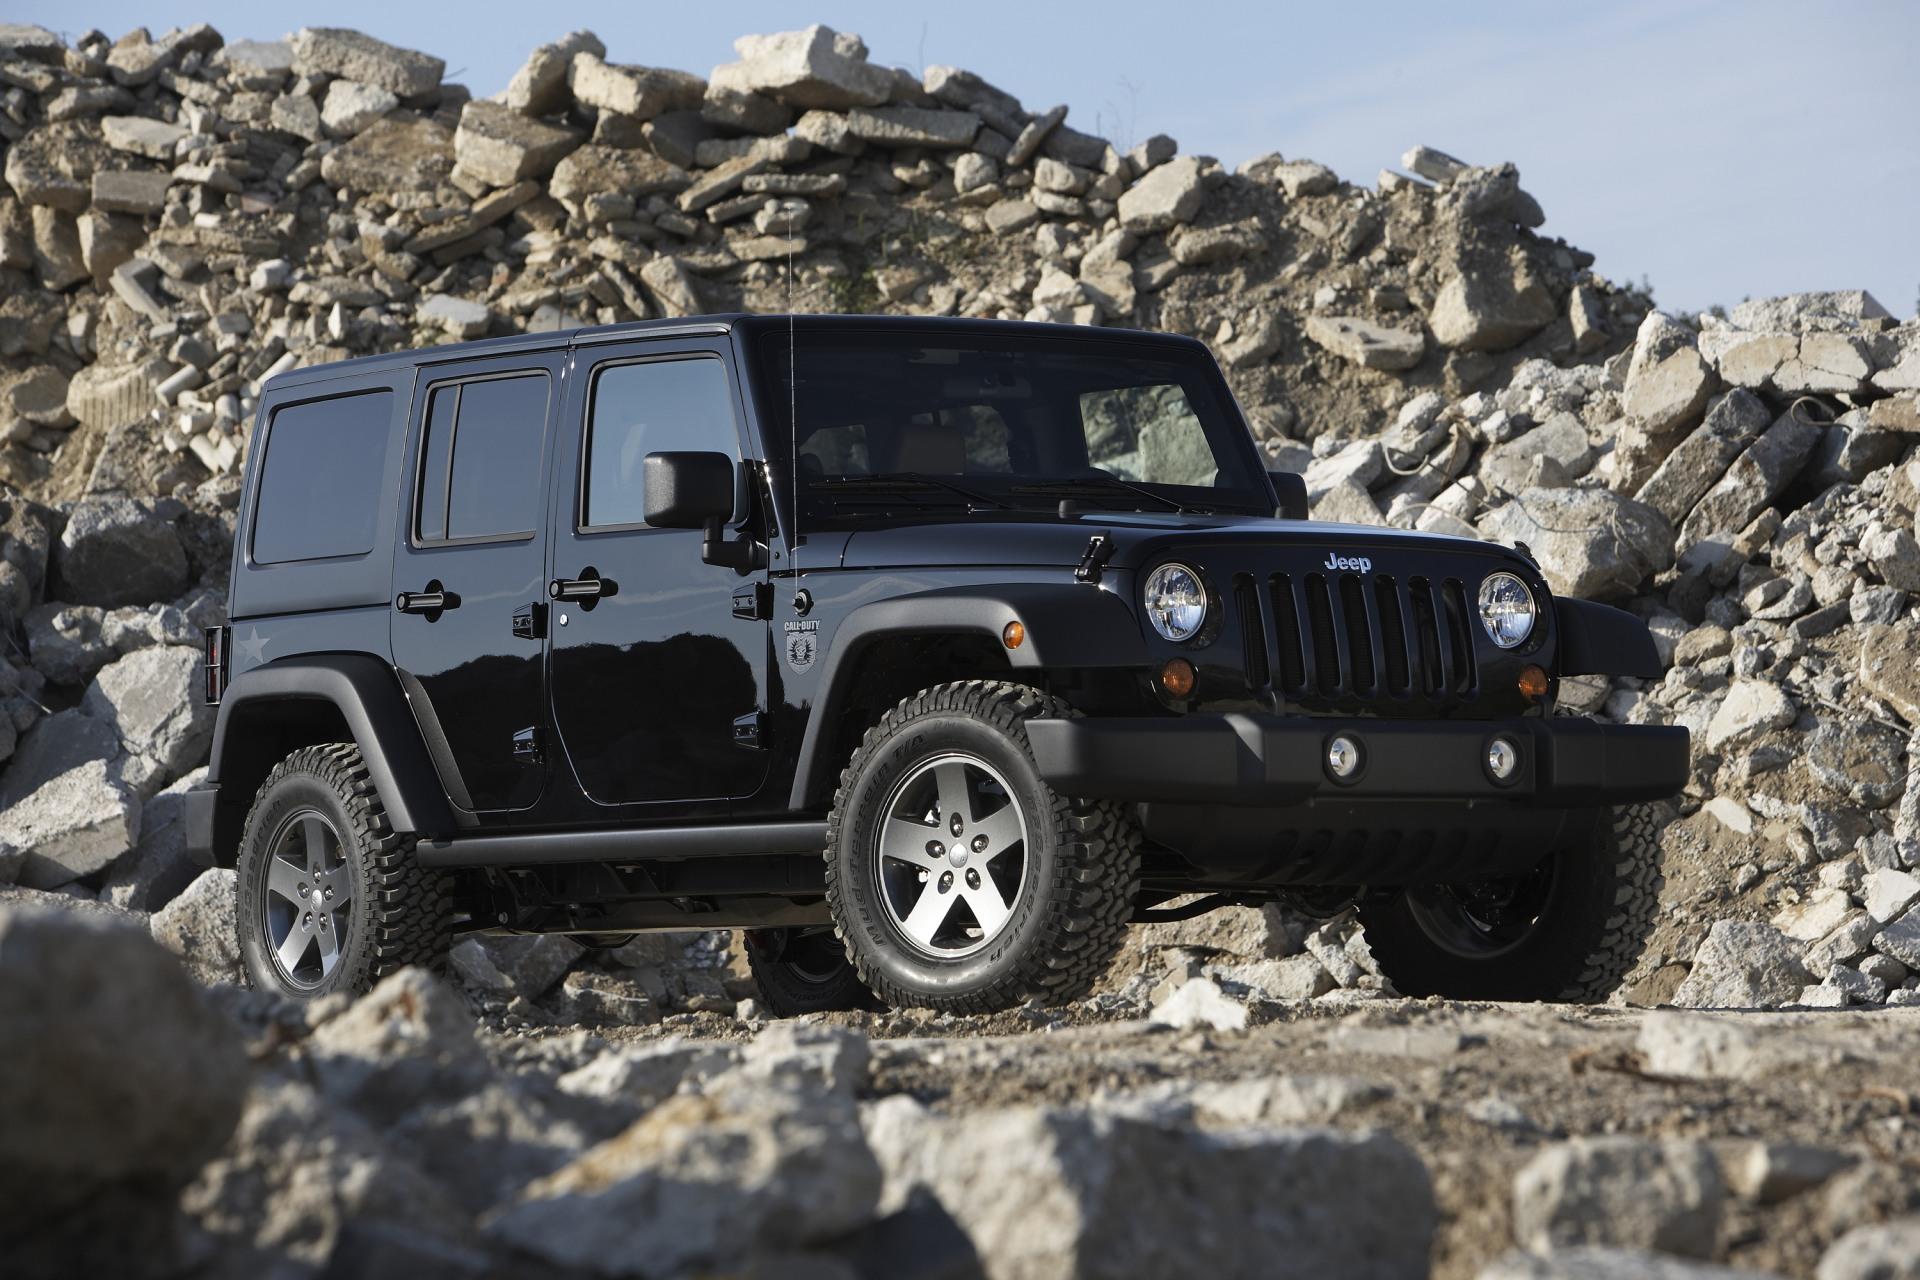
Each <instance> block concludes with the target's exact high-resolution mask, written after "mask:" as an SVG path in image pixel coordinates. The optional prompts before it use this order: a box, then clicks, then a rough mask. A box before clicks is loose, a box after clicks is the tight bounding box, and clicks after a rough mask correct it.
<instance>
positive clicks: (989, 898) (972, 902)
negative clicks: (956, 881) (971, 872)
mask: <svg viewBox="0 0 1920 1280" xmlns="http://www.w3.org/2000/svg"><path fill="white" fill-rule="evenodd" d="M961 892H962V893H964V894H965V895H966V899H967V905H968V906H969V907H972V908H973V918H974V919H975V920H976V921H978V922H979V925H980V936H981V937H982V938H991V937H992V936H993V935H994V934H995V933H996V932H998V931H999V928H1000V926H1001V925H1003V924H1005V923H1006V922H1007V917H1008V916H1009V915H1010V914H1012V912H1011V909H1010V908H1009V907H1008V906H1007V900H1006V899H1005V898H1003V897H1001V896H1000V886H999V885H997V884H995V883H994V882H993V877H992V876H988V875H983V876H981V877H980V887H979V888H978V889H963V890H961Z"/></svg>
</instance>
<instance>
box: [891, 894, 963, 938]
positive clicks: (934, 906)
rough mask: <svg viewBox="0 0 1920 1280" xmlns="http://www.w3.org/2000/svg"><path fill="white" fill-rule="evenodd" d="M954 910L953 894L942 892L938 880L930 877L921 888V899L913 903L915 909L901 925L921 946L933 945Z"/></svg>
mask: <svg viewBox="0 0 1920 1280" xmlns="http://www.w3.org/2000/svg"><path fill="white" fill-rule="evenodd" d="M952 910H953V895H952V894H950V893H941V892H940V889H939V884H938V881H936V880H931V879H930V880H928V881H927V883H926V886H925V887H924V888H922V889H921V890H920V899H919V901H917V902H915V903H914V904H913V910H912V911H909V912H908V913H907V918H906V919H905V920H903V921H901V922H900V927H901V929H902V930H903V931H904V932H905V933H906V935H907V936H908V937H909V938H912V939H913V940H914V941H915V942H917V943H919V944H920V945H921V946H923V947H931V946H932V945H933V938H934V935H935V934H937V933H939V932H940V926H941V925H943V924H945V923H946V922H947V915H948V913H949V912H951V911H952Z"/></svg>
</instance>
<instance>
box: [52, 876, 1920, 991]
mask: <svg viewBox="0 0 1920 1280" xmlns="http://www.w3.org/2000/svg"><path fill="white" fill-rule="evenodd" d="M22 883H25V877H22ZM1873 946H1874V949H1875V950H1877V951H1878V952H1880V954H1881V955H1886V956H1892V957H1893V958H1894V959H1895V960H1898V961H1899V962H1900V963H1901V964H1904V965H1906V966H1907V968H1909V969H1920V907H1913V908H1910V909H1909V910H1908V911H1907V913H1906V914H1905V915H1903V916H1901V917H1900V918H1899V919H1897V920H1895V921H1893V923H1891V924H1889V925H1888V926H1887V927H1886V928H1884V929H1882V930H1880V932H1879V933H1878V934H1877V935H1876V936H1875V937H1874V939H1873Z"/></svg>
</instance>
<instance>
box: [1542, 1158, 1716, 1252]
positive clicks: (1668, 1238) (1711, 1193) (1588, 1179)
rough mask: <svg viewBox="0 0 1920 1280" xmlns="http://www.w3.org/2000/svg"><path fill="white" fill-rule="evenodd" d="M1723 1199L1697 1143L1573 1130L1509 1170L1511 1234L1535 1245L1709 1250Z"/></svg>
mask: <svg viewBox="0 0 1920 1280" xmlns="http://www.w3.org/2000/svg"><path fill="white" fill-rule="evenodd" d="M1725 1199H1726V1184H1725V1182H1724V1181H1723V1180H1722V1178H1721V1175H1720V1166H1719V1165H1718V1164H1717V1163H1715V1161H1714V1158H1713V1152H1712V1151H1711V1150H1710V1149H1709V1148H1708V1147H1707V1146H1706V1144H1704V1143H1699V1142H1650V1141H1647V1140H1646V1139H1643V1138H1628V1137H1618V1138H1576V1139H1574V1140H1573V1141H1571V1142H1563V1143H1560V1144H1559V1145H1557V1146H1553V1147H1549V1148H1547V1149H1546V1150H1545V1151H1542V1152H1541V1153H1540V1154H1539V1155H1537V1156H1535V1157H1534V1158H1533V1159H1532V1160H1530V1161H1528V1162H1527V1164H1526V1165H1525V1167H1523V1168H1522V1169H1521V1170H1520V1173H1519V1175H1518V1176H1517V1177H1515V1179H1514V1184H1513V1234H1514V1238H1515V1239H1516V1240H1517V1241H1519V1243H1520V1244H1522V1245H1524V1246H1526V1247H1527V1248H1529V1249H1532V1250H1533V1251H1534V1252H1536V1253H1545V1252H1547V1251H1548V1250H1550V1249H1553V1248H1557V1247H1561V1246H1566V1245H1583V1244H1602V1245H1624V1246H1629V1247H1635V1248H1641V1249H1654V1250H1658V1251H1659V1252H1662V1253H1674V1254H1680V1255H1682V1256H1686V1257H1693V1258H1711V1257H1713V1256H1714V1254H1715V1252H1716V1251H1717V1250H1718V1248H1719V1243H1720V1215H1721V1209H1722V1205H1723V1203H1724V1201H1725Z"/></svg>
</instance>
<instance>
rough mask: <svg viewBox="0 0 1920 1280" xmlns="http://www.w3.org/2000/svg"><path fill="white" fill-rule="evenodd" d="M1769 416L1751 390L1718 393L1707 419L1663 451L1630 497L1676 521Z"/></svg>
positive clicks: (1750, 442)
mask: <svg viewBox="0 0 1920 1280" xmlns="http://www.w3.org/2000/svg"><path fill="white" fill-rule="evenodd" d="M1772 416H1773V415H1772V413H1771V412H1770V411H1769V410H1768V409H1767V406H1766V402H1765V401H1763V400H1761V399H1760V397H1758V396H1756V395H1754V394H1753V393H1752V392H1751V391H1747V390H1744V389H1741V388H1736V389H1734V390H1733V391H1731V392H1729V393H1727V394H1726V395H1724V396H1721V397H1720V398H1719V399H1718V400H1716V401H1714V402H1713V405H1712V406H1711V407H1710V408H1709V409H1708V410H1707V418H1706V421H1705V422H1703V423H1701V424H1700V426H1699V427H1698V428H1697V429H1696V430H1695V431H1694V432H1693V433H1692V434H1691V435H1689V436H1687V438H1686V439H1684V440H1682V441H1681V442H1680V443H1679V444H1678V445H1677V446H1676V447H1675V448H1674V450H1673V452H1672V453H1670V454H1668V455H1667V456H1666V459H1665V460H1664V461H1663V462H1661V464H1660V466H1659V468H1658V469H1657V470H1655V471H1654V473H1653V475H1652V476H1651V477H1649V478H1648V480H1647V482H1646V483H1645V484H1643V485H1641V486H1640V492H1638V493H1637V494H1635V495H1634V497H1635V498H1636V499H1638V500H1639V501H1641V502H1644V503H1646V504H1647V505H1648V506H1650V507H1652V508H1653V509H1654V510H1655V511H1658V512H1659V513H1660V514H1661V515H1663V516H1665V517H1666V518H1667V519H1668V520H1669V521H1671V522H1672V523H1674V524H1676V525H1677V524H1679V523H1680V522H1681V521H1682V520H1685V519H1686V518H1687V515H1688V513H1690V512H1691V511H1692V510H1693V507H1694V504H1695V503H1696V502H1698V501H1700V499H1701V498H1702V497H1703V496H1705V494H1706V492H1707V491H1708V490H1709V489H1711V488H1713V486H1714V485H1716V484H1718V483H1719V482H1720V477H1722V476H1724V475H1725V474H1726V473H1727V468H1728V467H1730V466H1732V465H1733V461H1734V459H1736V458H1738V457H1739V456H1740V455H1741V453H1743V452H1744V451H1745V450H1746V448H1747V446H1748V445H1750V444H1752V443H1753V441H1754V440H1755V439H1757V438H1758V437H1759V435H1760V433H1761V432H1762V431H1765V430H1766V429H1767V426H1768V424H1769V422H1770V421H1771V420H1772Z"/></svg>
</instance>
